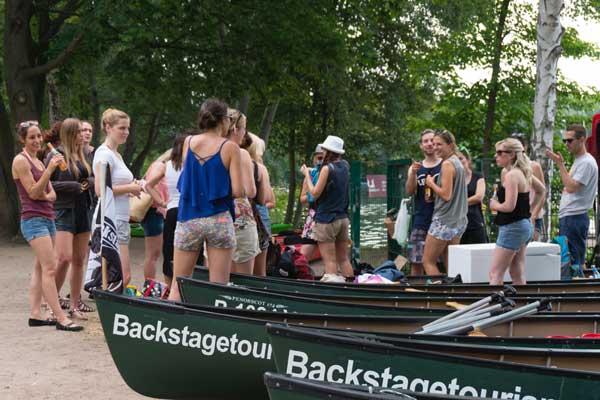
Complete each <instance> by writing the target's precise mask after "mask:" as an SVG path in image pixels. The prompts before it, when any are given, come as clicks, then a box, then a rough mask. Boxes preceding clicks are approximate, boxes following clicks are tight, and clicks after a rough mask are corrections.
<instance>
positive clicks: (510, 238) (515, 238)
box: [496, 218, 533, 251]
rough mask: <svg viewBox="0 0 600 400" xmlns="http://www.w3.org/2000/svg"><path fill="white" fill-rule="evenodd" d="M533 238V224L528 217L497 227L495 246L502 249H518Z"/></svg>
mask: <svg viewBox="0 0 600 400" xmlns="http://www.w3.org/2000/svg"><path fill="white" fill-rule="evenodd" d="M531 239H533V226H532V225H531V221H530V220H529V219H528V218H525V219H521V220H519V221H516V222H513V223H512V224H508V225H501V226H500V227H499V228H498V239H496V246H498V247H502V248H503V249H507V250H512V251H518V250H519V249H520V248H521V247H523V246H526V245H527V243H529V242H530V241H531Z"/></svg>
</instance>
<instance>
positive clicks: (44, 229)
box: [21, 217, 56, 242]
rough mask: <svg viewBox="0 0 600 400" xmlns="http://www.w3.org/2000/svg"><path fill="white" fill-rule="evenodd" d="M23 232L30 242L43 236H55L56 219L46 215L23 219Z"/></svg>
mask: <svg viewBox="0 0 600 400" xmlns="http://www.w3.org/2000/svg"><path fill="white" fill-rule="evenodd" d="M21 233H22V234H23V237H24V238H25V240H27V241H28V242H30V241H32V240H33V239H37V238H39V237H43V236H55V235H56V227H55V226H54V221H53V220H51V219H50V218H46V217H33V218H27V219H22V220H21Z"/></svg>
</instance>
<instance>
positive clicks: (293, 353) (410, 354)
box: [267, 325, 600, 400]
mask: <svg viewBox="0 0 600 400" xmlns="http://www.w3.org/2000/svg"><path fill="white" fill-rule="evenodd" d="M267 330H268V332H269V334H270V335H271V344H272V348H273V354H274V357H275V364H276V365H277V371H278V372H279V373H282V374H288V375H290V376H292V377H298V378H308V379H313V380H318V381H328V382H333V383H346V384H352V385H357V386H358V385H370V386H377V387H387V388H392V389H393V388H397V389H402V390H412V391H416V392H429V393H437V394H451V395H456V394H458V395H463V396H473V397H491V398H504V399H507V398H508V399H511V398H512V399H514V398H521V399H527V400H538V399H553V400H572V399H589V400H599V399H600V390H599V389H600V374H598V373H593V372H580V371H574V370H567V369H559V368H547V367H537V366H526V365H522V364H514V363H508V362H498V361H489V360H481V359H476V358H473V357H460V356H449V355H446V354H439V353H436V352H433V351H423V350H416V349H414V348H406V347H399V346H391V345H389V344H384V343H375V342H371V341H367V340H361V339H352V338H347V337H338V336H335V335H328V334H324V333H321V332H312V331H311V330H309V329H302V328H296V327H286V326H278V325H274V326H271V325H268V326H267ZM517 396H518V397H517Z"/></svg>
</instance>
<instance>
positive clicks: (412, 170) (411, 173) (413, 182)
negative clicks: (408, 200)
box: [406, 161, 421, 196]
mask: <svg viewBox="0 0 600 400" xmlns="http://www.w3.org/2000/svg"><path fill="white" fill-rule="evenodd" d="M419 168H421V163H420V162H418V161H413V163H412V165H411V166H410V167H409V168H408V177H407V178H406V193H407V194H408V195H409V196H412V195H413V194H415V193H416V192H417V171H419Z"/></svg>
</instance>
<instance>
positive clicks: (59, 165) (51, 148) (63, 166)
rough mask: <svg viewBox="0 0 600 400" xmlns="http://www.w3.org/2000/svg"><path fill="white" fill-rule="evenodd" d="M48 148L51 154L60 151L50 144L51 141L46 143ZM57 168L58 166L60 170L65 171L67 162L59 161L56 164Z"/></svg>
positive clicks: (55, 154)
mask: <svg viewBox="0 0 600 400" xmlns="http://www.w3.org/2000/svg"><path fill="white" fill-rule="evenodd" d="M48 148H49V149H50V153H52V155H53V156H58V155H60V152H59V151H58V150H56V149H55V148H54V146H52V143H48ZM58 168H60V170H61V171H66V170H67V163H66V162H65V161H61V162H60V164H58Z"/></svg>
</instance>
